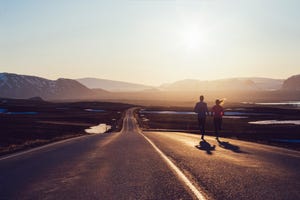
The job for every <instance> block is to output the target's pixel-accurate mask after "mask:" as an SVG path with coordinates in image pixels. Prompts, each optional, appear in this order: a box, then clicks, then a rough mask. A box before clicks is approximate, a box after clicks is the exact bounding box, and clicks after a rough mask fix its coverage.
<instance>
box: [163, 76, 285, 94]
mask: <svg viewBox="0 0 300 200" xmlns="http://www.w3.org/2000/svg"><path fill="white" fill-rule="evenodd" d="M282 83H283V80H281V79H270V78H255V77H254V78H231V79H220V80H212V81H200V80H194V79H187V80H182V81H177V82H174V83H171V84H164V85H162V86H161V87H160V88H161V89H162V90H171V91H182V90H185V91H193V90H206V91H208V90H211V91H217V90H228V91H231V90H242V91H243V90H249V91H256V90H259V91H261V90H278V89H280V88H281V86H282Z"/></svg>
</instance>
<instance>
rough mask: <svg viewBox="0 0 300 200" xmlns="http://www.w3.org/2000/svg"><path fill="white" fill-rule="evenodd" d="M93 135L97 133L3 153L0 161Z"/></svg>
mask: <svg viewBox="0 0 300 200" xmlns="http://www.w3.org/2000/svg"><path fill="white" fill-rule="evenodd" d="M94 135H97V134H93V135H81V136H77V137H72V138H68V139H64V140H59V141H56V142H50V143H49V144H45V145H41V146H38V147H34V148H31V149H28V150H24V151H20V152H16V153H12V154H10V155H4V156H2V157H0V161H2V160H6V159H10V158H14V157H18V156H21V155H24V154H27V153H31V152H35V151H38V150H41V149H46V148H48V147H52V146H55V145H59V144H62V143H67V142H71V141H73V140H74V141H75V140H80V139H83V138H85V137H89V136H94Z"/></svg>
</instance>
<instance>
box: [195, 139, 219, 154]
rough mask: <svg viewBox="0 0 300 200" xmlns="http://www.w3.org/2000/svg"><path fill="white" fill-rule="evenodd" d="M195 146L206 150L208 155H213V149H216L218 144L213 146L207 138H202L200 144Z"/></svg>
mask: <svg viewBox="0 0 300 200" xmlns="http://www.w3.org/2000/svg"><path fill="white" fill-rule="evenodd" d="M195 147H196V148H197V149H200V150H202V151H206V153H207V154H208V155H212V151H214V150H215V149H216V145H213V146H211V145H210V144H209V143H208V142H207V141H206V140H202V141H201V142H200V144H199V145H196V146H195Z"/></svg>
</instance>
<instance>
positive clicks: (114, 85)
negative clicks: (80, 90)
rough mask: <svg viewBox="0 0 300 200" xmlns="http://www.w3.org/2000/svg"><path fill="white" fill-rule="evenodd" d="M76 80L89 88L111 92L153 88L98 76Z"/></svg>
mask: <svg viewBox="0 0 300 200" xmlns="http://www.w3.org/2000/svg"><path fill="white" fill-rule="evenodd" d="M76 80H77V81H78V82H79V83H81V84H83V85H85V86H86V87H88V88H90V89H99V88H101V89H104V90H107V91H112V92H138V91H143V90H150V89H153V87H152V86H147V85H142V84H136V83H128V82H124V81H112V80H107V79H99V78H81V79H76Z"/></svg>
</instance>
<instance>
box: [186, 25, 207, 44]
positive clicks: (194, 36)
mask: <svg viewBox="0 0 300 200" xmlns="http://www.w3.org/2000/svg"><path fill="white" fill-rule="evenodd" d="M182 40H183V41H182V43H183V46H185V47H186V48H187V49H199V48H201V46H202V45H203V44H204V42H205V37H204V33H203V32H202V31H201V30H200V28H199V27H198V26H190V27H186V28H185V29H184V30H183V31H182Z"/></svg>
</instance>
